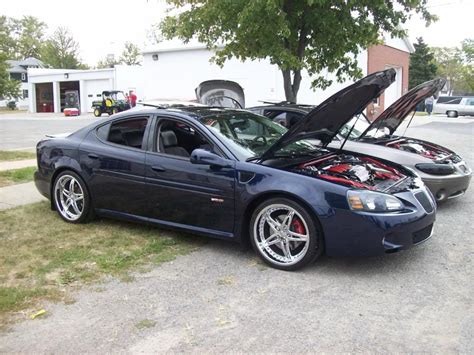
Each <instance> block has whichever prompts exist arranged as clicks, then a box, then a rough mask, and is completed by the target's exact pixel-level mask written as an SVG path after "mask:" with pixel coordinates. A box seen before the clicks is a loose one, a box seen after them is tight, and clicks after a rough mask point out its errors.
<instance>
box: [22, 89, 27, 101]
mask: <svg viewBox="0 0 474 355" xmlns="http://www.w3.org/2000/svg"><path fill="white" fill-rule="evenodd" d="M23 98H24V99H27V98H28V90H26V89H23Z"/></svg>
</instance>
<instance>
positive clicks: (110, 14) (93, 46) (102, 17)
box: [0, 0, 474, 66]
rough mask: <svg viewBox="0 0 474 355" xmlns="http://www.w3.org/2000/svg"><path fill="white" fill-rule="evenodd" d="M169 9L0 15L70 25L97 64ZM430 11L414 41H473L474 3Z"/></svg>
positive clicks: (4, 10)
mask: <svg viewBox="0 0 474 355" xmlns="http://www.w3.org/2000/svg"><path fill="white" fill-rule="evenodd" d="M166 8H167V5H166V2H165V1H164V0H128V1H125V0H114V1H99V0H95V1H94V0H79V1H64V0H62V1H61V0H15V1H9V0H3V1H2V5H1V9H0V14H1V15H6V16H11V17H21V16H23V15H32V16H36V17H38V18H39V19H41V20H42V21H43V22H45V23H46V24H47V25H48V31H47V33H48V34H50V33H52V32H53V31H54V30H55V29H56V28H57V27H58V26H65V27H67V28H68V29H69V30H70V32H71V33H72V35H73V36H74V38H75V40H76V41H77V42H79V46H80V57H81V59H82V61H84V62H85V63H87V64H89V65H92V66H93V65H95V64H96V63H97V62H98V61H99V60H100V59H103V58H104V57H106V56H107V55H108V54H115V56H117V57H118V56H119V55H120V52H121V51H122V48H123V44H124V43H125V42H126V41H130V42H133V43H135V44H136V45H138V46H139V47H140V48H144V47H145V46H147V45H149V44H150V42H149V41H147V33H148V32H149V30H150V28H151V26H152V25H153V24H156V23H158V22H159V21H160V19H162V18H163V17H164V16H165V11H166ZM428 8H429V10H430V12H432V13H434V14H436V15H437V16H438V17H439V21H438V22H436V23H434V24H432V25H431V26H430V27H426V26H425V24H424V22H423V21H422V20H420V18H419V17H418V16H417V15H414V16H413V18H412V19H410V20H409V21H408V22H407V24H406V25H405V28H406V29H407V30H408V32H409V39H410V40H411V42H415V41H416V38H417V37H420V36H421V37H423V38H424V40H425V42H426V43H428V44H429V45H430V46H444V47H453V46H458V45H459V43H460V42H461V41H462V40H463V39H465V38H474V27H473V25H472V23H473V14H474V0H428Z"/></svg>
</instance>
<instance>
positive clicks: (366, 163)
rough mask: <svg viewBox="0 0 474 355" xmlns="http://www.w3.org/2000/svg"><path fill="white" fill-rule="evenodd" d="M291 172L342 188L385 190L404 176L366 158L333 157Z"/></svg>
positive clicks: (311, 162)
mask: <svg viewBox="0 0 474 355" xmlns="http://www.w3.org/2000/svg"><path fill="white" fill-rule="evenodd" d="M293 171H294V172H297V173H300V174H304V175H309V176H313V177H318V178H320V179H324V180H328V181H332V182H337V183H341V184H344V185H348V186H352V187H356V188H363V189H369V190H377V191H387V190H388V189H390V188H391V187H392V186H394V185H395V184H398V183H399V182H401V180H403V179H405V178H406V176H405V175H404V174H402V173H401V172H400V171H398V170H397V169H394V168H392V167H390V166H388V165H385V164H383V163H382V162H379V161H378V160H375V159H372V158H369V157H356V156H353V155H346V154H341V155H336V154H332V155H329V156H325V157H322V158H319V159H316V160H312V161H309V162H306V163H303V164H300V165H299V166H297V167H296V168H295V169H293Z"/></svg>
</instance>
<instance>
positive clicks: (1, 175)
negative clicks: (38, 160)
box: [0, 166, 36, 187]
mask: <svg viewBox="0 0 474 355" xmlns="http://www.w3.org/2000/svg"><path fill="white" fill-rule="evenodd" d="M35 170H36V167H34V166H29V167H27V168H21V169H15V170H4V171H0V187H4V186H8V185H14V184H21V183H24V182H28V181H32V180H33V174H34V172H35Z"/></svg>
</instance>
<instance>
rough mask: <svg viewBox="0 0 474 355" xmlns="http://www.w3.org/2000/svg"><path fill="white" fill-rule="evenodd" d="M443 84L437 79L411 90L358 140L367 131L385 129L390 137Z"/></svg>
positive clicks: (442, 80)
mask: <svg viewBox="0 0 474 355" xmlns="http://www.w3.org/2000/svg"><path fill="white" fill-rule="evenodd" d="M445 83H446V80H445V79H442V78H439V79H434V80H430V81H427V82H425V83H423V84H420V85H418V86H417V87H415V88H413V89H411V90H410V91H408V92H407V93H406V94H405V95H403V96H402V97H400V98H399V99H398V100H397V101H395V102H394V103H393V104H391V105H390V106H389V107H388V108H387V109H386V110H385V111H383V112H382V113H381V114H380V115H379V116H378V117H377V118H376V119H375V120H374V121H373V122H372V123H371V124H370V126H369V127H368V128H367V129H366V130H365V132H364V133H362V135H361V136H360V137H359V139H363V138H364V137H365V136H366V135H367V133H368V132H369V131H372V130H374V129H375V130H384V129H385V128H387V129H388V131H389V132H390V135H392V134H393V133H394V132H395V131H396V130H397V128H398V127H399V126H400V124H401V123H402V122H403V120H405V118H406V117H407V116H408V115H409V113H410V112H412V111H414V110H415V109H416V106H417V105H418V104H419V103H420V102H422V101H424V100H425V99H426V98H428V97H430V96H432V95H434V94H436V93H437V92H438V91H440V90H441V89H442V88H443V86H444V84H445Z"/></svg>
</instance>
